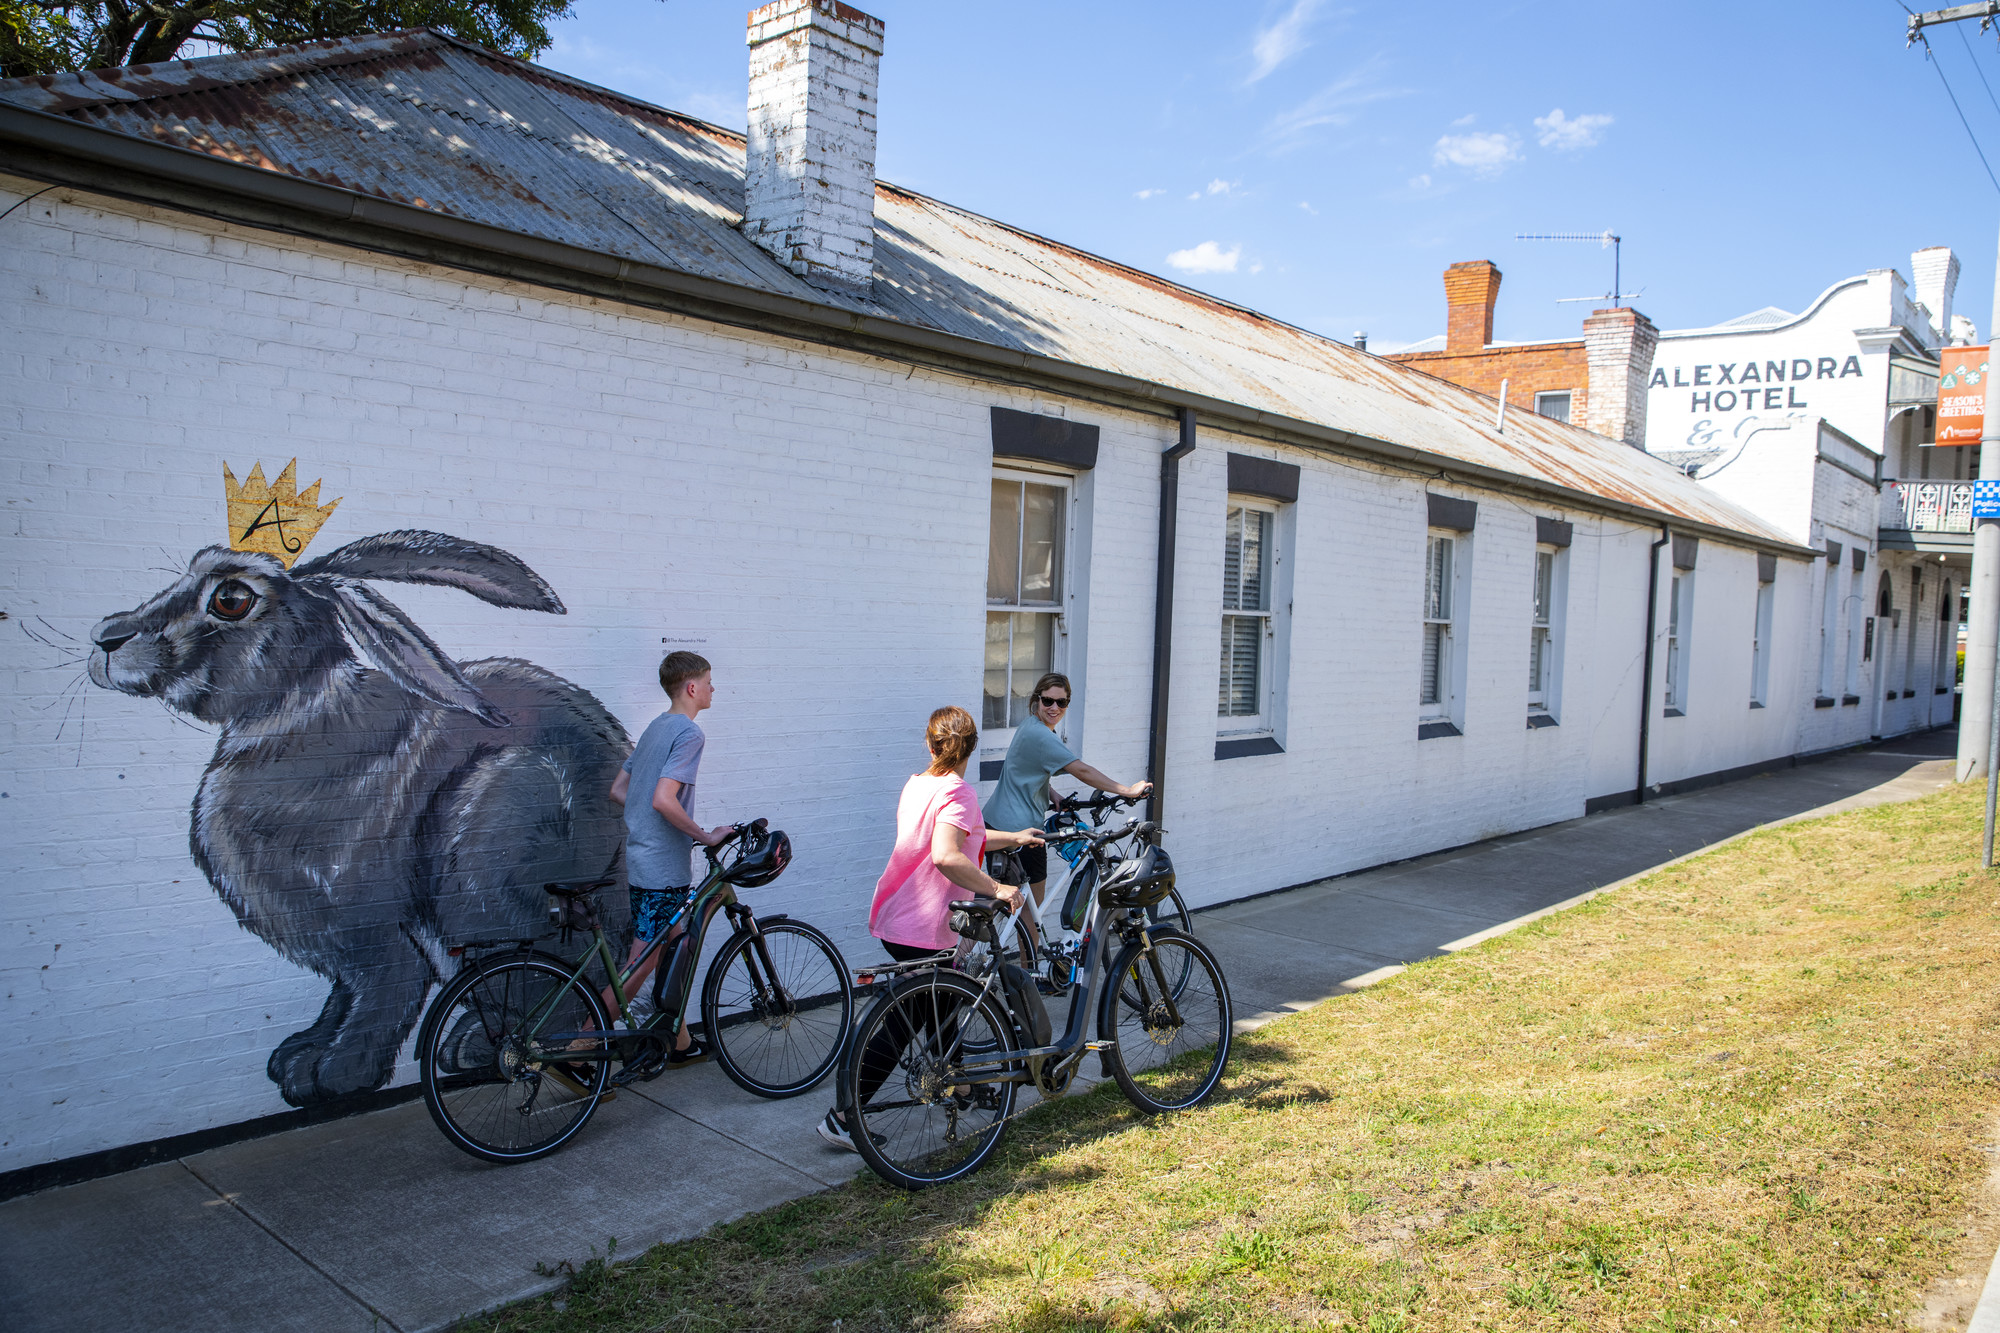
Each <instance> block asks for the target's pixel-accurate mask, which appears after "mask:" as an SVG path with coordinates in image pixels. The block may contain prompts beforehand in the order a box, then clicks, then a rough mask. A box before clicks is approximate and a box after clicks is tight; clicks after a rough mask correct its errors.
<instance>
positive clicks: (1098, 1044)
mask: <svg viewBox="0 0 2000 1333" xmlns="http://www.w3.org/2000/svg"><path fill="white" fill-rule="evenodd" d="M1083 1049H1084V1050H1086V1051H1115V1050H1117V1049H1118V1043H1117V1042H1115V1041H1087V1042H1085V1043H1084V1044H1083Z"/></svg>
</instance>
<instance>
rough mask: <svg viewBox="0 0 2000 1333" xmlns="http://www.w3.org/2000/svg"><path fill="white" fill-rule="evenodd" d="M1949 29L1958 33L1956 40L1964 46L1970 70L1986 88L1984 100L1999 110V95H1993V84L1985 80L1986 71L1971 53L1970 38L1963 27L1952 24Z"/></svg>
mask: <svg viewBox="0 0 2000 1333" xmlns="http://www.w3.org/2000/svg"><path fill="white" fill-rule="evenodd" d="M1951 30H1952V31H1953V32H1955V33H1957V34H1958V40H1959V41H1960V42H1961V43H1962V44H1963V45H1964V47H1965V58H1966V59H1967V60H1970V61H1971V62H1972V72H1973V73H1974V74H1977V75H1978V76H1979V82H1980V85H1981V86H1982V87H1984V88H1985V89H1986V100H1987V101H1989V102H1991V103H1993V109H1994V110H1995V111H2000V97H1995V96H1994V95H1993V85H1992V84H1990V83H1987V82H1986V71H1985V70H1983V69H1981V68H1980V67H1979V57H1978V56H1976V55H1974V54H1973V53H1972V39H1971V38H1969V37H1967V36H1966V35H1965V29H1963V28H1961V27H1959V26H1958V25H1957V24H1955V23H1954V24H1953V25H1952V28H1951Z"/></svg>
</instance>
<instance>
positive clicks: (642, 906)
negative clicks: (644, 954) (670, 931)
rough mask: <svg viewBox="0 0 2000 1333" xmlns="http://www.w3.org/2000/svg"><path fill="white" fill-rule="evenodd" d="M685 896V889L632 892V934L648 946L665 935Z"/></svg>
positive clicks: (684, 902)
mask: <svg viewBox="0 0 2000 1333" xmlns="http://www.w3.org/2000/svg"><path fill="white" fill-rule="evenodd" d="M687 896H688V891H687V890H686V889H634V890H632V933H633V934H634V935H636V936H637V937H638V938H640V939H642V940H644V941H646V942H647V943H649V944H650V943H651V942H652V941H654V940H656V939H658V938H660V936H662V935H664V934H666V933H667V927H668V926H671V925H672V924H673V920H674V915H675V913H677V912H678V911H679V910H680V909H681V907H682V906H684V905H685V904H686V902H687Z"/></svg>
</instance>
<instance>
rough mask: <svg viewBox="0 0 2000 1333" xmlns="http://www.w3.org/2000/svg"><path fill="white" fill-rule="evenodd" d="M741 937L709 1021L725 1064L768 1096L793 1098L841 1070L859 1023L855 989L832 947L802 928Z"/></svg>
mask: <svg viewBox="0 0 2000 1333" xmlns="http://www.w3.org/2000/svg"><path fill="white" fill-rule="evenodd" d="M762 946H763V956H762V957H759V956H758V942H757V941H756V940H752V939H749V938H743V937H739V938H738V940H736V941H734V942H732V944H731V945H730V947H729V948H728V949H727V950H725V952H724V953H723V955H722V956H720V957H719V958H717V960H716V962H715V963H714V964H713V966H712V967H711V969H710V974H709V979H708V983H707V987H706V989H705V991H704V994H703V1002H702V1014H703V1022H704V1023H705V1025H706V1027H707V1035H708V1039H709V1042H710V1044H711V1046H713V1047H714V1048H715V1050H716V1053H717V1059H718V1063H720V1064H721V1065H722V1066H723V1069H724V1071H725V1072H726V1073H728V1075H729V1076H730V1077H731V1078H732V1079H734V1080H736V1082H737V1083H738V1084H740V1085H741V1086H743V1087H744V1088H746V1089H748V1090H749V1091H751V1092H754V1093H757V1094H759V1095H760V1096H766V1097H783V1096H791V1095H794V1094H796V1093H799V1092H803V1091H805V1090H806V1089H807V1088H809V1087H811V1086H812V1085H813V1084H815V1083H817V1082H819V1080H820V1079H822V1078H823V1077H825V1076H826V1074H827V1072H828V1071H830V1070H831V1069H832V1067H833V1064H834V1061H835V1059H836V1058H837V1057H838V1055H839V1052H840V1047H841V1045H842V1042H843V1040H844V1039H845V1037H846V1034H847V1028H848V1024H849V1023H850V1022H851V1021H852V1014H853V1001H852V994H853V992H852V989H851V988H850V986H849V984H848V980H847V973H846V967H845V964H844V963H843V962H842V960H841V958H840V955H839V953H838V951H837V950H835V949H834V947H833V945H832V943H831V942H830V941H828V940H826V939H825V937H824V936H822V935H820V934H819V932H818V931H816V930H814V929H812V928H811V927H809V926H806V925H804V924H803V923H800V922H774V923H771V924H770V925H768V926H766V927H764V928H763V931H762Z"/></svg>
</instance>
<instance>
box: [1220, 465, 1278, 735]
mask: <svg viewBox="0 0 2000 1333" xmlns="http://www.w3.org/2000/svg"><path fill="white" fill-rule="evenodd" d="M1239 510H1240V511H1242V512H1244V513H1256V514H1263V515H1265V516H1266V517H1265V521H1264V557H1265V565H1264V569H1263V571H1262V582H1263V594H1264V606H1263V607H1262V609H1260V610H1246V609H1242V608H1238V609H1235V610H1231V609H1229V596H1228V592H1229V590H1228V588H1227V587H1226V586H1225V587H1224V590H1223V598H1222V604H1223V610H1222V612H1221V616H1220V620H1219V622H1218V626H1217V628H1218V632H1219V634H1220V638H1221V643H1222V645H1223V650H1222V653H1221V655H1220V657H1219V659H1218V666H1217V677H1216V710H1215V711H1216V716H1215V734H1216V735H1217V736H1218V737H1229V738H1231V739H1237V738H1242V737H1250V736H1269V735H1272V734H1274V733H1275V731H1276V720H1277V715H1278V682H1279V680H1280V678H1281V676H1282V674H1283V664H1282V661H1281V657H1280V650H1281V647H1282V644H1281V642H1280V640H1281V635H1280V633H1279V624H1280V611H1281V608H1282V607H1283V605H1284V603H1285V601H1288V600H1289V598H1288V597H1286V598H1284V599H1283V600H1281V593H1282V591H1283V589H1282V586H1281V585H1282V584H1283V582H1284V580H1283V579H1282V577H1281V573H1282V570H1283V564H1284V558H1285V552H1284V538H1283V533H1284V522H1283V518H1284V506H1282V505H1280V504H1279V503H1278V502H1277V501H1276V500H1267V499H1263V498H1261V497H1259V496H1254V495H1231V496H1229V497H1228V500H1227V502H1226V504H1225V506H1224V508H1223V542H1224V554H1223V559H1224V562H1225V563H1224V569H1225V570H1226V569H1227V567H1228V566H1227V560H1228V550H1227V543H1228V540H1229V538H1228V531H1229V529H1228V522H1229V517H1230V515H1231V514H1232V513H1233V512H1236V511H1239ZM1226 577H1227V576H1226V574H1225V580H1226ZM1239 577H1240V575H1239ZM1242 619H1260V620H1262V622H1263V630H1262V634H1261V636H1260V638H1259V640H1258V645H1259V646H1258V657H1257V687H1256V690H1257V711H1256V712H1255V713H1254V714H1252V713H1225V712H1224V711H1223V707H1224V698H1223V696H1224V693H1225V691H1226V690H1227V688H1228V683H1229V675H1230V668H1231V663H1230V659H1229V655H1228V649H1227V645H1228V643H1229V636H1228V633H1227V626H1228V625H1229V622H1231V621H1232V620H1242Z"/></svg>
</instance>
